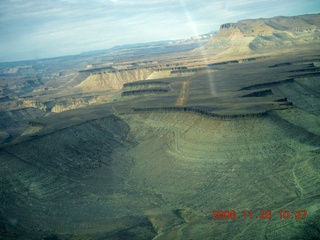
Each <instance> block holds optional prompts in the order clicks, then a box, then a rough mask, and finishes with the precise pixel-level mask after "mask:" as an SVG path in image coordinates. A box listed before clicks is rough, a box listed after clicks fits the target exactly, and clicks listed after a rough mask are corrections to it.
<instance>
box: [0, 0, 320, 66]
mask: <svg viewBox="0 0 320 240" xmlns="http://www.w3.org/2000/svg"><path fill="white" fill-rule="evenodd" d="M309 13H320V1H319V0H0V62H4V61H17V60H27V59H39V58H47V57H57V56H65V55H73V54H78V53H81V52H86V51H93V50H100V49H107V48H111V47H113V46H119V45H124V44H132V43H145V42H152V41H160V40H175V39H183V38H188V37H191V36H195V35H199V34H203V33H208V32H211V31H217V30H219V27H220V25H221V24H223V23H227V22H237V21H239V20H243V19H253V18H261V17H263V18H268V17H274V16H294V15H300V14H309Z"/></svg>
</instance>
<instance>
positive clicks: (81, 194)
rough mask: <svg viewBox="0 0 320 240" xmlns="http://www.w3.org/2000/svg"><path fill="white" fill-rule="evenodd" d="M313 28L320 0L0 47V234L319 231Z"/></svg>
mask: <svg viewBox="0 0 320 240" xmlns="http://www.w3.org/2000/svg"><path fill="white" fill-rule="evenodd" d="M319 43H320V15H319V14H314V15H303V16H296V17H291V18H286V17H275V18H271V19H256V20H243V21H239V22H237V23H226V24H223V25H222V26H221V27H220V31H219V32H218V33H217V34H215V35H214V36H210V38H204V39H202V40H197V41H185V42H183V41H180V42H177V43H171V42H170V43H167V42H165V43H155V44H153V45H152V44H151V45H145V46H140V45H137V46H127V47H123V48H116V49H110V50H108V51H97V52H91V53H86V54H80V55H77V56H68V57H64V58H55V59H43V60H36V61H25V62H18V63H1V64H0V70H1V73H2V74H1V76H0V111H1V112H0V113H1V115H0V171H1V175H0V176H1V177H0V184H1V188H0V191H1V194H0V203H1V205H0V239H46V240H53V239H61V240H67V239H70V240H75V239H92V240H95V239H114V240H115V239H157V240H161V239H230V240H236V239H237V240H240V239H243V240H244V239H261V240H262V239H319V238H320V195H319V193H320V171H319V170H320V77H319V76H320V47H319V46H320V44H319ZM215 210H217V211H218V212H219V211H223V212H226V211H229V212H231V211H233V212H236V216H234V219H231V217H230V216H231V215H229V214H227V215H226V217H224V218H223V217H222V213H221V216H220V217H221V219H219V217H217V215H216V212H215ZM285 211H286V215H284V212H285ZM289 213H290V216H289ZM270 214H272V215H270ZM228 216H229V217H228Z"/></svg>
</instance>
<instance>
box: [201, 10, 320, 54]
mask: <svg viewBox="0 0 320 240" xmlns="http://www.w3.org/2000/svg"><path fill="white" fill-rule="evenodd" d="M312 42H320V14H310V15H301V16H296V17H274V18H265V19H264V18H261V19H255V20H243V21H239V22H237V23H226V24H223V25H221V27H220V31H219V33H218V34H217V36H215V37H213V38H212V40H211V41H210V42H209V43H208V44H207V45H205V46H204V49H205V50H208V51H210V52H212V53H220V54H222V53H225V54H239V53H247V54H250V53H256V52H261V51H270V49H271V48H273V50H274V48H277V47H279V48H281V47H286V46H294V45H299V44H308V43H312Z"/></svg>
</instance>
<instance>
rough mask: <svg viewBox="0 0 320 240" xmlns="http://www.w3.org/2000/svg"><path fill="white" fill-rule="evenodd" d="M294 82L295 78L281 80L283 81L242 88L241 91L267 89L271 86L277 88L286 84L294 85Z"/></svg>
mask: <svg viewBox="0 0 320 240" xmlns="http://www.w3.org/2000/svg"><path fill="white" fill-rule="evenodd" d="M293 82H294V79H293V78H289V79H286V80H281V81H273V82H267V83H260V84H254V85H250V86H247V87H243V88H241V89H240V91H242V90H251V89H258V88H265V87H271V86H276V85H280V84H286V83H293Z"/></svg>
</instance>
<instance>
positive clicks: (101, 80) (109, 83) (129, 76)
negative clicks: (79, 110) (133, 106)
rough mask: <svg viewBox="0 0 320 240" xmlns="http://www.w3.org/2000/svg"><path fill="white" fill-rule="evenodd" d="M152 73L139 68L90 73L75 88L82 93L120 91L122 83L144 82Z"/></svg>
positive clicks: (151, 70) (150, 70) (149, 70)
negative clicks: (79, 89)
mask: <svg viewBox="0 0 320 240" xmlns="http://www.w3.org/2000/svg"><path fill="white" fill-rule="evenodd" d="M153 72H154V70H153V69H147V68H141V69H134V70H123V71H116V72H99V73H92V74H90V76H89V77H88V78H86V79H85V80H84V81H83V82H81V83H80V84H78V85H77V86H76V88H81V89H82V90H83V91H105V90H111V89H121V88H122V85H123V84H124V83H128V82H133V81H138V80H145V79H147V78H148V77H149V76H150V75H151V74H152V73H153Z"/></svg>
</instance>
